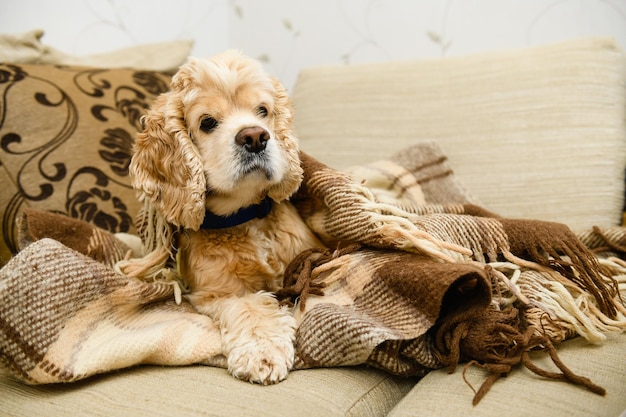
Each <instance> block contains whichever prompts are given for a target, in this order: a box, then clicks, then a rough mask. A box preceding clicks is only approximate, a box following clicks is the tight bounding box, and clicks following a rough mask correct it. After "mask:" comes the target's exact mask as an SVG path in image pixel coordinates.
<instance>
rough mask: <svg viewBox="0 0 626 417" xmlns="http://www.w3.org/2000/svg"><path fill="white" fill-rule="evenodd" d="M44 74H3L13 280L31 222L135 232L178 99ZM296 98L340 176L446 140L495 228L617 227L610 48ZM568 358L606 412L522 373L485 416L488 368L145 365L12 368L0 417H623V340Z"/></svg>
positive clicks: (43, 66)
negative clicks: (144, 167)
mask: <svg viewBox="0 0 626 417" xmlns="http://www.w3.org/2000/svg"><path fill="white" fill-rule="evenodd" d="M182 47H185V46H184V45H181V48H182ZM33 62H36V60H34V61H33V60H31V61H24V60H22V61H17V60H16V61H14V62H4V63H3V64H0V89H1V90H2V102H0V109H2V113H1V115H0V117H1V119H0V144H1V148H0V158H1V159H0V161H1V165H0V177H1V178H2V185H3V186H2V187H1V189H0V206H1V207H2V210H3V211H2V232H3V235H2V243H1V246H0V258H1V259H2V263H3V264H4V263H6V262H7V261H8V260H9V258H10V257H11V256H12V254H13V253H15V252H16V250H17V248H18V246H19V242H18V237H17V235H18V233H17V228H16V226H15V219H16V218H18V217H19V214H20V213H21V212H22V211H23V210H24V209H25V208H26V207H32V208H37V209H43V210H51V211H54V212H59V213H63V214H67V215H70V216H72V217H74V218H77V219H81V220H84V221H86V222H89V223H91V224H94V225H96V226H98V227H101V228H103V229H106V230H108V231H111V232H115V233H120V232H122V233H129V234H133V233H135V229H134V225H133V218H134V215H135V214H136V212H137V210H138V208H139V205H138V203H137V202H136V200H135V196H134V192H133V190H132V189H131V187H130V185H129V183H130V182H129V179H128V176H127V168H128V163H129V160H130V152H131V147H132V140H133V139H132V138H133V135H134V132H135V131H136V130H137V129H139V128H140V122H139V118H140V115H141V114H142V112H144V111H145V110H146V109H147V108H148V107H149V105H150V103H151V102H152V101H153V100H154V99H155V97H156V96H158V94H159V93H161V92H163V91H165V90H166V89H167V88H168V84H167V83H168V81H169V77H170V74H171V71H170V72H168V71H162V70H163V68H157V69H158V70H157V69H154V68H152V69H150V68H138V67H136V68H104V67H95V66H92V67H74V66H66V65H65V64H63V63H59V62H57V63H33ZM82 64H83V65H85V63H84V62H83V63H82ZM87 64H89V63H87ZM122 66H123V65H122ZM291 95H292V99H293V102H294V106H295V109H296V119H295V122H296V131H297V132H298V137H299V139H300V145H301V148H302V149H303V150H304V151H305V152H307V153H308V154H310V155H312V156H314V157H315V158H317V159H318V160H320V161H322V162H324V163H326V164H328V165H330V166H332V167H335V168H340V169H346V170H350V169H351V167H353V166H355V165H362V164H365V163H368V162H372V161H376V160H379V159H381V158H385V157H387V156H389V155H391V154H393V153H395V152H398V151H402V150H403V149H405V148H407V147H408V146H410V145H411V144H413V143H416V142H419V141H421V140H435V141H436V142H437V143H439V144H440V146H441V148H442V149H443V150H444V152H445V155H446V157H447V159H448V162H449V165H450V166H451V167H452V169H453V170H454V173H455V178H456V180H457V181H458V182H459V183H461V184H462V185H463V186H464V187H465V188H466V189H467V192H468V193H469V194H470V195H472V196H473V198H475V199H476V201H477V202H478V203H479V204H480V205H482V206H484V207H485V208H487V209H489V210H491V211H493V212H495V213H498V214H500V215H502V216H505V217H511V218H533V219H541V220H548V221H558V222H562V223H565V224H567V225H569V226H570V227H571V229H572V230H573V231H575V232H578V233H584V232H585V231H587V230H589V229H590V228H592V227H593V226H599V227H610V226H615V225H619V224H621V221H622V213H623V206H624V190H625V181H624V171H625V168H626V122H625V121H626V55H624V53H623V52H622V51H621V50H620V48H619V47H618V46H617V45H616V43H615V42H614V41H613V40H612V39H605V38H591V39H577V40H572V41H568V42H564V43H559V44H553V45H545V46H538V47H532V48H524V49H518V50H507V51H494V52H489V53H483V54H476V55H472V56H465V57H456V58H445V59H436V60H416V61H406V62H385V63H377V64H366V65H351V66H326V67H315V68H307V69H304V70H302V71H301V73H300V76H299V78H298V81H297V83H296V85H295V87H294V89H293V92H292V93H291ZM622 293H623V294H624V295H626V293H625V292H624V289H622ZM558 353H559V356H560V358H561V360H562V361H563V362H564V363H566V364H567V366H568V367H569V368H570V369H572V370H573V371H574V372H576V373H578V374H580V375H584V376H588V377H590V378H591V379H592V380H593V382H594V383H596V384H598V385H600V386H602V387H604V388H605V389H606V395H604V396H600V395H596V394H594V393H591V392H588V391H586V390H584V389H582V388H581V387H578V386H575V385H573V384H569V383H566V382H562V381H555V380H552V379H546V378H542V377H540V376H537V375H536V374H534V373H532V372H530V371H529V370H527V369H525V368H523V367H521V366H520V367H517V368H516V369H514V371H513V372H511V373H510V374H509V375H508V376H507V377H506V378H502V379H500V380H499V381H498V382H497V383H495V384H494V385H493V387H492V388H491V390H490V391H489V392H488V393H487V395H486V396H485V397H484V398H483V399H482V400H481V401H480V403H479V404H477V405H475V406H473V405H472V397H473V396H474V392H473V391H472V388H471V386H474V387H477V386H479V385H480V383H481V381H482V380H483V379H484V377H485V371H484V370H482V369H481V368H479V367H476V366H474V367H468V368H467V369H466V370H465V371H463V370H462V369H458V370H457V371H456V372H454V373H451V374H450V373H449V372H448V370H447V369H439V370H434V371H432V372H430V373H428V374H427V375H426V376H424V377H422V378H417V377H400V376H394V375H391V374H389V373H386V372H384V371H381V370H377V369H374V368H371V367H366V366H353V367H342V368H320V369H307V370H298V371H294V372H292V373H291V374H290V375H289V377H288V378H287V379H286V380H285V381H283V382H281V383H279V384H277V385H273V386H267V387H263V386H257V385H252V384H247V383H244V382H241V381H238V380H235V379H234V378H232V377H231V376H230V375H229V374H228V373H227V371H226V370H224V369H222V368H217V367H209V366H202V365H193V366H180V367H161V366H138V367H132V368H129V369H122V370H119V371H116V372H111V373H106V374H103V375H97V376H94V377H91V378H88V379H86V380H82V381H78V382H73V383H70V384H51V385H34V386H32V385H26V384H24V383H22V382H20V381H18V380H17V379H16V378H14V377H13V376H11V375H10V374H9V373H8V372H7V371H6V370H4V369H1V370H0V415H7V416H54V415H67V414H68V413H72V414H73V415H94V416H106V415H111V416H113V415H115V416H117V415H129V416H130V415H132V416H143V415H145V416H159V415H163V416H165V415H178V416H202V415H207V416H210V415H229V416H237V415H242V416H244V415H272V416H274V415H276V416H279V415H290V416H292V415H297V416H305V415H311V416H320V415H329V416H330V415H353V416H374V415H390V416H396V417H397V416H472V415H476V416H500V415H505V414H506V415H513V416H541V415H551V416H581V417H582V416H619V415H623V413H626V395H625V394H626V385H625V384H624V381H625V379H624V376H625V375H626V335H624V334H623V333H619V332H616V333H611V334H607V335H606V340H604V341H603V342H602V343H599V344H591V343H589V342H588V341H586V340H585V339H583V338H581V337H578V338H574V339H572V340H568V341H565V342H563V343H562V344H560V345H559V346H558ZM0 354H2V352H0ZM532 357H533V360H534V361H535V363H536V364H538V365H539V366H541V367H544V368H546V369H551V368H550V367H551V366H553V365H552V364H551V362H550V360H549V358H548V357H547V355H546V354H545V353H542V352H536V353H532Z"/></svg>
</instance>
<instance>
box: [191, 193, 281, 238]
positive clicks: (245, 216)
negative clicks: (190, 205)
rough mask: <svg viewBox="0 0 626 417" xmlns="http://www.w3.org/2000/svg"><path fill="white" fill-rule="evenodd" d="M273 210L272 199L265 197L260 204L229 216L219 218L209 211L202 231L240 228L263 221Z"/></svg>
mask: <svg viewBox="0 0 626 417" xmlns="http://www.w3.org/2000/svg"><path fill="white" fill-rule="evenodd" d="M271 210H272V199H271V198H269V197H265V199H264V200H263V201H261V202H260V203H259V204H253V205H251V206H248V207H244V208H241V209H239V210H238V211H236V212H235V213H233V214H230V215H228V216H218V215H217V214H213V213H211V212H210V211H209V210H207V211H206V213H205V214H204V221H203V222H202V225H200V230H206V229H226V228H227V227H233V226H238V225H240V224H243V223H245V222H247V221H250V220H253V219H262V218H263V217H265V216H267V215H268V214H269V212H270V211H271Z"/></svg>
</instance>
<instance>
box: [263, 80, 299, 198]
mask: <svg viewBox="0 0 626 417" xmlns="http://www.w3.org/2000/svg"><path fill="white" fill-rule="evenodd" d="M272 82H273V84H274V115H273V116H274V118H273V119H274V131H275V133H276V136H277V138H276V139H278V140H279V141H280V142H281V144H280V146H281V147H282V148H283V150H284V151H285V152H286V153H287V159H288V163H289V168H288V170H287V174H286V176H285V177H284V178H283V181H281V182H280V183H279V184H276V185H274V186H272V187H271V188H270V189H269V190H268V193H267V194H268V195H269V197H270V198H271V199H272V200H274V201H281V200H286V199H288V198H289V197H291V196H292V195H293V194H294V193H295V192H296V191H298V188H299V187H300V183H301V182H302V178H303V173H304V171H303V170H302V167H301V166H300V155H299V152H298V139H297V138H296V136H295V133H294V129H293V114H294V110H293V106H292V104H291V100H290V98H289V95H287V91H286V90H285V87H283V85H282V84H281V83H280V81H278V79H276V78H272Z"/></svg>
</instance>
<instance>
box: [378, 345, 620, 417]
mask: <svg viewBox="0 0 626 417" xmlns="http://www.w3.org/2000/svg"><path fill="white" fill-rule="evenodd" d="M558 352H559V357H560V358H561V359H562V360H563V362H564V363H565V365H566V366H568V367H569V368H570V369H571V370H572V371H573V372H575V373H577V374H579V375H582V376H586V377H588V378H591V380H592V381H593V382H594V383H596V384H598V385H600V386H601V387H604V388H605V389H606V395H605V396H603V397H602V396H599V395H596V394H593V393H591V392H589V391H586V390H585V389H583V388H581V387H577V386H575V385H573V384H568V383H565V382H560V381H554V380H548V379H544V378H541V377H539V376H537V375H535V374H533V373H532V372H530V371H529V370H527V369H519V368H517V369H515V370H514V371H513V372H512V373H511V374H510V375H509V376H508V377H506V378H501V379H500V380H498V381H497V382H496V383H495V385H493V387H492V388H491V389H490V390H489V392H488V393H487V395H485V397H484V398H483V399H482V400H481V401H480V403H478V405H476V406H475V407H472V405H471V403H472V397H473V396H474V393H473V392H472V390H471V389H470V387H469V386H468V385H467V384H465V382H463V378H462V377H461V373H462V368H459V369H457V371H456V373H455V374H452V375H449V374H448V372H447V370H444V369H440V370H437V371H434V372H431V373H430V374H428V375H426V377H424V378H423V379H422V380H421V381H420V382H419V384H417V385H416V386H415V388H413V389H412V390H411V392H410V393H409V394H408V395H407V396H406V397H405V398H404V399H403V400H402V401H401V402H400V404H398V406H397V407H396V408H394V410H393V411H392V412H391V413H390V414H389V415H390V417H409V416H411V417H417V416H428V417H435V416H442V417H443V416H445V417H471V416H477V417H478V416H480V417H501V416H516V417H537V416H548V415H550V416H569V417H618V416H620V415H621V416H624V415H625V414H622V413H626V395H625V394H626V385H625V383H626V380H625V375H626V334H611V335H609V337H608V340H607V341H606V342H605V343H604V344H603V345H600V346H593V345H590V344H589V343H588V342H586V341H585V340H584V339H582V338H577V339H573V340H569V341H567V342H564V343H563V344H561V345H560V346H559V349H558ZM532 357H533V360H534V361H535V364H537V365H539V366H540V367H541V368H543V369H547V370H550V371H552V372H557V371H558V370H557V369H556V367H555V366H554V364H552V363H551V361H550V359H549V358H548V356H547V355H546V354H545V353H536V354H534V355H533V356H532ZM466 377H467V379H468V381H469V382H470V383H471V384H472V385H473V386H474V388H475V389H478V387H480V384H481V383H482V381H483V380H484V378H485V377H486V373H485V371H483V370H481V369H480V368H477V367H472V368H470V369H469V370H468V371H467V374H466ZM548 410H549V411H548Z"/></svg>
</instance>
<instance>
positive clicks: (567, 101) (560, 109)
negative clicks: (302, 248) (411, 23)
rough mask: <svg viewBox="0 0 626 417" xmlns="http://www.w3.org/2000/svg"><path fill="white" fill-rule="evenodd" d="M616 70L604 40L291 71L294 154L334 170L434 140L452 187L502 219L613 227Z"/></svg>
mask: <svg viewBox="0 0 626 417" xmlns="http://www.w3.org/2000/svg"><path fill="white" fill-rule="evenodd" d="M625 68H626V64H625V57H624V53H623V52H622V51H621V50H619V48H618V47H617V46H616V43H615V42H614V41H613V40H611V39H581V40H574V41H570V42H565V43H561V44H555V45H548V46H541V47H534V48H527V49H520V50H510V51H502V52H492V53H485V54H478V55H473V56H466V57H458V58H445V59H436V60H422V61H408V62H390V63H381V64H368V65H354V66H331V67H319V68H311V69H306V70H304V71H302V72H301V73H300V76H299V79H298V81H297V83H296V86H295V90H294V94H293V99H294V104H295V106H296V129H297V132H298V135H299V137H300V140H301V142H300V143H301V147H302V149H303V150H304V151H306V152H309V153H310V154H312V155H313V156H315V157H317V158H319V159H320V160H321V161H323V162H326V163H327V164H329V165H331V166H333V167H338V168H345V167H348V166H350V165H354V164H361V163H365V162H371V161H374V160H378V159H381V158H383V157H387V156H389V155H391V154H392V153H394V152H397V151H399V150H401V149H403V148H406V147H407V146H409V145H411V144H413V143H415V142H416V141H418V140H424V139H434V140H436V141H438V142H439V144H440V145H441V146H442V148H443V150H444V152H445V153H446V154H447V155H448V157H449V160H450V164H451V166H452V169H453V170H454V171H455V173H456V174H457V178H458V180H459V181H460V182H461V183H463V184H464V185H465V187H466V188H467V189H468V190H469V192H470V194H472V195H473V196H474V197H476V198H477V199H478V200H479V201H480V202H481V203H482V204H483V205H484V206H485V207H486V208H488V209H490V210H491V211H494V212H496V213H499V214H501V215H504V216H508V217H526V218H536V219H543V220H552V221H560V222H564V223H567V224H569V225H570V226H571V227H572V228H573V229H574V230H576V231H580V230H584V229H587V228H589V227H591V226H593V225H598V226H609V225H615V224H618V223H619V222H620V220H621V211H622V201H623V195H624V168H625V163H624V161H625V156H626V150H625V147H626V130H625V126H624V120H625V119H626V88H625V85H626V69H625Z"/></svg>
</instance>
